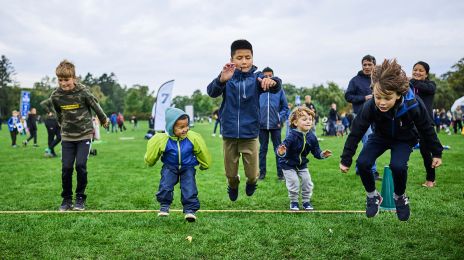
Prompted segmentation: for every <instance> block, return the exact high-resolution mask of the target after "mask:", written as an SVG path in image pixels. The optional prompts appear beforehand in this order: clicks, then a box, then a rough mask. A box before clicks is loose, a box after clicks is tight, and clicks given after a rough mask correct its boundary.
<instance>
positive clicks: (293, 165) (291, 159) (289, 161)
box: [276, 129, 324, 170]
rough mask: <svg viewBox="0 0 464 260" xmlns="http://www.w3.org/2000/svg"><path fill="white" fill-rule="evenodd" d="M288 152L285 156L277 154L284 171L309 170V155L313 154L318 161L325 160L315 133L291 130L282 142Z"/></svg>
mask: <svg viewBox="0 0 464 260" xmlns="http://www.w3.org/2000/svg"><path fill="white" fill-rule="evenodd" d="M282 143H283V144H284V145H285V147H287V151H286V153H285V154H284V155H279V153H277V151H276V154H277V155H278V157H279V165H280V166H281V167H282V169H284V170H290V169H305V168H308V166H307V164H308V162H309V160H308V158H306V157H307V156H308V154H309V153H310V152H311V153H312V154H313V156H314V158H316V159H324V157H323V156H322V151H321V148H320V147H319V142H318V141H317V137H316V136H315V135H314V134H313V132H311V131H309V132H307V133H303V132H300V131H298V130H295V129H291V130H290V132H289V134H288V136H287V138H285V140H284V141H283V142H282Z"/></svg>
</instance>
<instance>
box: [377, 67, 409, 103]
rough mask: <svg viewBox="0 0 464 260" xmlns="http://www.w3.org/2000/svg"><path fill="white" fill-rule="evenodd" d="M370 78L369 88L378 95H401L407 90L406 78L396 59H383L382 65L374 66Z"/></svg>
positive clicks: (407, 81)
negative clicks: (374, 90) (393, 93)
mask: <svg viewBox="0 0 464 260" xmlns="http://www.w3.org/2000/svg"><path fill="white" fill-rule="evenodd" d="M371 77H372V83H371V88H372V89H377V90H378V91H379V92H380V93H383V94H387V95H388V94H391V93H392V92H396V93H398V94H400V95H402V94H404V93H406V92H408V90H409V80H408V77H407V76H406V73H405V72H404V70H403V69H402V68H401V65H399V64H398V62H397V61H396V59H393V60H388V59H385V60H384V61H383V62H382V65H378V66H375V67H374V70H373V72H372V76H371Z"/></svg>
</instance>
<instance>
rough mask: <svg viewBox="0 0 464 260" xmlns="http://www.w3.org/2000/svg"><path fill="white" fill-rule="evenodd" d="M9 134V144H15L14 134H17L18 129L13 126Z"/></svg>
mask: <svg viewBox="0 0 464 260" xmlns="http://www.w3.org/2000/svg"><path fill="white" fill-rule="evenodd" d="M10 135H11V145H16V136H18V130H17V129H16V128H15V129H14V130H13V131H10Z"/></svg>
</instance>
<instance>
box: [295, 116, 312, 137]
mask: <svg viewBox="0 0 464 260" xmlns="http://www.w3.org/2000/svg"><path fill="white" fill-rule="evenodd" d="M302 114H303V115H301V116H300V117H299V118H298V120H297V121H296V124H295V126H296V128H297V129H298V130H300V131H301V132H308V131H309V129H311V127H312V125H313V117H312V116H310V115H308V113H306V112H305V111H303V112H302Z"/></svg>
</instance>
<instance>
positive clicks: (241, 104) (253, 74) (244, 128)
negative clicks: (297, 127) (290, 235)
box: [207, 40, 281, 201]
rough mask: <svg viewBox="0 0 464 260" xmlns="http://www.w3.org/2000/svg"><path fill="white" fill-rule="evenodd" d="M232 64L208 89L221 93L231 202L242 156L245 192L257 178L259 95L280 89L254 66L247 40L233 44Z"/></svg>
mask: <svg viewBox="0 0 464 260" xmlns="http://www.w3.org/2000/svg"><path fill="white" fill-rule="evenodd" d="M230 49H231V58H230V63H227V64H225V65H224V67H223V68H222V71H221V73H220V74H219V76H218V77H216V78H215V79H214V80H213V81H212V82H211V83H210V84H209V85H208V88H207V92H208V95H209V96H210V97H213V98H215V97H219V96H221V95H222V104H221V107H220V108H219V115H220V116H219V118H220V119H221V130H222V131H221V132H222V136H223V149H224V168H225V172H226V177H227V180H228V185H229V186H228V193H229V198H230V200H231V201H235V200H237V198H238V186H239V183H240V176H239V175H238V162H239V159H240V155H242V157H243V158H242V160H243V164H244V169H245V175H246V177H247V182H246V187H245V192H246V194H247V195H248V196H251V195H253V193H254V192H255V190H256V186H257V185H256V182H257V180H258V175H259V170H258V134H259V95H260V94H262V93H264V92H265V91H271V92H272V93H276V92H278V91H279V90H280V88H281V80H280V79H279V78H277V77H272V78H265V77H264V75H263V73H261V72H258V71H257V68H256V67H255V66H254V65H253V47H252V46H251V43H249V42H248V41H247V40H236V41H234V42H233V43H232V45H231V48H230Z"/></svg>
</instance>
